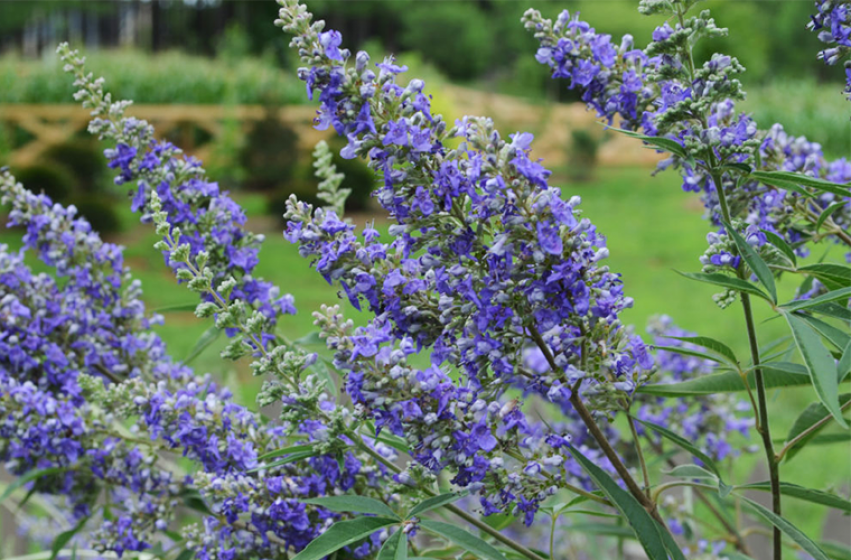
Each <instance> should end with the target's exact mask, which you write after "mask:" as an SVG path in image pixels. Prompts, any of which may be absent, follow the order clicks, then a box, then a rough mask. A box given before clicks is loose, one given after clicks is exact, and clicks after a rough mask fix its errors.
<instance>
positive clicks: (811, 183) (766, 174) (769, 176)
mask: <svg viewBox="0 0 851 560" xmlns="http://www.w3.org/2000/svg"><path fill="white" fill-rule="evenodd" d="M751 177H753V178H754V179H759V180H760V181H762V182H764V183H768V184H769V185H774V184H775V183H783V184H777V185H776V186H778V187H781V188H786V187H785V186H784V185H787V184H789V183H791V184H794V185H803V186H805V187H811V188H814V189H818V190H820V191H824V192H829V193H833V194H838V195H839V196H843V197H849V196H851V192H849V190H848V186H847V185H840V184H839V183H833V182H831V181H825V180H824V179H818V178H816V177H810V176H808V175H801V174H800V173H791V172H789V171H754V172H753V173H751ZM793 190H794V189H793Z"/></svg>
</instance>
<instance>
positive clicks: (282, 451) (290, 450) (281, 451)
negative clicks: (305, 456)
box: [257, 443, 316, 461]
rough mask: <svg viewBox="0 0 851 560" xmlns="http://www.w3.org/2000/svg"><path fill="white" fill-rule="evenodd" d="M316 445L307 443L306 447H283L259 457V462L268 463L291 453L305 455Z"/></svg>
mask: <svg viewBox="0 0 851 560" xmlns="http://www.w3.org/2000/svg"><path fill="white" fill-rule="evenodd" d="M315 445H316V444H315V443H307V444H304V445H291V446H289V447H282V448H281V449H276V450H275V451H270V452H268V453H265V454H263V455H261V456H259V457H257V460H258V461H266V460H268V459H274V458H275V457H280V456H281V455H289V454H290V453H304V452H305V451H311V450H312V449H313V448H314V446H315Z"/></svg>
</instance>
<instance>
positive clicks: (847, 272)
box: [798, 263, 851, 290]
mask: <svg viewBox="0 0 851 560" xmlns="http://www.w3.org/2000/svg"><path fill="white" fill-rule="evenodd" d="M798 272H803V273H805V274H809V275H810V276H813V277H815V278H817V279H818V280H819V281H821V283H822V284H824V285H825V286H827V287H828V289H830V290H838V289H839V288H847V287H848V286H851V267H849V266H847V265H843V264H838V263H815V264H809V265H807V266H801V267H798Z"/></svg>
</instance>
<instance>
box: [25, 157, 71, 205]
mask: <svg viewBox="0 0 851 560" xmlns="http://www.w3.org/2000/svg"><path fill="white" fill-rule="evenodd" d="M15 174H16V176H17V178H18V180H19V181H21V182H24V183H25V184H26V185H28V187H29V189H30V190H31V191H32V192H34V193H43V194H45V195H47V196H49V197H50V199H51V200H53V201H55V202H65V201H67V200H68V198H69V197H70V196H71V195H72V194H73V192H74V187H75V183H76V180H75V177H74V175H73V173H72V172H71V170H69V169H68V168H67V167H64V166H63V165H60V164H56V163H51V162H45V163H39V164H35V165H30V166H27V167H23V168H21V169H17V170H16V171H15Z"/></svg>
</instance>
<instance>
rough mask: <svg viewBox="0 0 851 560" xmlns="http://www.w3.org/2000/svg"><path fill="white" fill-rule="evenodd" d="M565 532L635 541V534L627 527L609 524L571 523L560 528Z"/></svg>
mask: <svg viewBox="0 0 851 560" xmlns="http://www.w3.org/2000/svg"><path fill="white" fill-rule="evenodd" d="M560 528H561V529H564V530H565V531H578V532H580V533H586V534H589V535H603V536H607V537H620V538H625V539H635V538H636V537H635V532H633V530H632V529H630V528H629V527H625V526H623V525H611V524H609V523H571V524H570V525H565V526H564V527H560Z"/></svg>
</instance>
